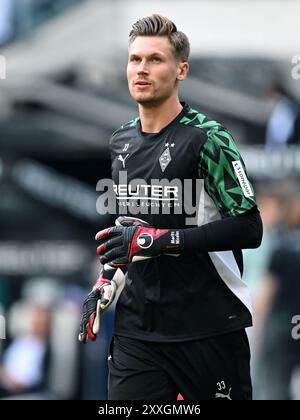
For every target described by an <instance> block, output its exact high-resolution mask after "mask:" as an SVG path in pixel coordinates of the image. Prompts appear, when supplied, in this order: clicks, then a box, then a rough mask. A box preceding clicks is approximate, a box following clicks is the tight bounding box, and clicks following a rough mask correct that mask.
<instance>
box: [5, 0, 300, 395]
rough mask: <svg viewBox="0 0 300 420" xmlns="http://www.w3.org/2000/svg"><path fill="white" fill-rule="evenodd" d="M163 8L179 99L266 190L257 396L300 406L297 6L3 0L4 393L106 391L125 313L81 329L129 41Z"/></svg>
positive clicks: (250, 277)
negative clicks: (97, 333) (177, 66)
mask: <svg viewBox="0 0 300 420" xmlns="http://www.w3.org/2000/svg"><path fill="white" fill-rule="evenodd" d="M154 12H159V13H161V14H164V15H166V16H168V17H169V18H170V19H172V20H173V21H174V22H176V24H177V27H178V28H179V29H181V30H182V31H184V32H186V33H187V35H188V36H189V38H190V41H191V46H192V55H191V61H190V62H191V71H190V77H189V78H188V80H187V81H186V82H184V84H182V88H181V98H182V99H186V100H187V101H188V102H189V103H190V104H191V105H193V106H195V107H197V108H198V109H200V110H202V111H203V113H207V114H209V115H210V116H211V117H214V118H216V119H218V120H221V121H222V122H223V123H224V125H226V126H227V127H228V128H230V129H231V130H232V131H233V133H234V135H235V138H236V140H237V143H238V145H239V147H240V149H241V151H242V154H243V157H244V160H245V161H246V164H247V168H248V172H249V175H250V178H251V179H252V181H253V183H254V184H255V187H256V191H257V196H258V203H259V207H260V209H261V212H262V217H263V221H264V225H265V234H264V240H263V244H262V246H261V248H260V249H259V250H253V251H247V252H244V255H245V274H244V280H245V281H246V282H247V283H248V284H249V286H250V287H251V289H252V292H253V297H254V309H255V327H254V328H253V329H252V330H251V331H249V335H250V338H251V346H252V352H253V360H252V372H253V382H254V386H255V388H254V396H255V399H300V351H299V350H300V348H299V347H300V340H299V339H298V340H297V338H299V337H298V335H299V336H300V334H298V329H297V323H296V322H297V320H298V322H299V320H300V277H299V273H300V234H299V233H298V232H299V227H300V185H299V176H300V148H299V144H300V108H299V101H300V65H299V63H300V45H299V39H300V26H299V22H298V18H299V15H300V3H299V1H298V0H272V1H271V0H186V1H179V0H159V1H156V0H154V1H151V2H148V1H141V0H110V1H106V0H1V2H0V67H1V68H0V314H1V315H2V316H4V318H5V325H4V318H2V317H1V318H0V320H1V322H2V324H3V325H2V326H0V331H1V328H2V330H6V339H5V340H0V396H3V397H8V396H9V397H10V398H20V396H21V398H36V399H105V398H106V352H107V344H108V342H109V339H110V335H111V328H112V322H113V311H110V312H109V313H107V314H106V316H105V319H104V322H103V331H102V334H101V337H100V339H99V340H98V341H97V342H96V343H95V344H94V345H90V346H85V347H84V348H83V346H80V345H79V344H78V343H77V332H78V322H79V318H80V310H81V302H82V299H83V297H84V296H85V295H86V293H87V291H88V290H89V289H90V287H91V285H92V283H93V282H94V280H95V276H96V272H97V269H98V263H97V259H96V257H95V242H94V239H93V238H94V234H95V232H96V231H97V230H98V229H99V227H102V226H106V225H108V224H109V222H110V220H109V218H108V217H104V216H100V215H99V214H97V212H96V200H97V197H98V194H99V193H97V191H96V184H97V181H98V180H99V179H101V178H106V177H109V170H110V160H109V151H108V140H109V136H110V134H111V132H112V131H114V130H115V129H116V128H117V127H118V126H119V125H121V124H122V123H123V122H125V121H128V120H129V119H131V118H132V117H134V116H135V115H136V108H135V104H134V103H133V102H132V100H131V98H130V95H129V93H128V92H127V84H126V79H125V67H126V54H127V39H128V33H129V30H130V27H131V25H132V23H133V22H135V21H136V20H138V19H139V18H140V17H143V16H146V15H149V14H152V13H154ZM296 315H299V317H298V318H297V316H296ZM295 316H296V318H295ZM293 322H294V324H293ZM299 330H300V328H299Z"/></svg>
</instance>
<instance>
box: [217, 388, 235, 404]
mask: <svg viewBox="0 0 300 420" xmlns="http://www.w3.org/2000/svg"><path fill="white" fill-rule="evenodd" d="M230 392H231V388H229V392H228V394H222V392H216V395H215V398H222V399H226V400H230V401H232V400H231V398H230Z"/></svg>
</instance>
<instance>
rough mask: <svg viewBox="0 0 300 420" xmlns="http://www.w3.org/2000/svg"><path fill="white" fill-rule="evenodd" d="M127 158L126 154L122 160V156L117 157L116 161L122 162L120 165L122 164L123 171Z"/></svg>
mask: <svg viewBox="0 0 300 420" xmlns="http://www.w3.org/2000/svg"><path fill="white" fill-rule="evenodd" d="M128 156H129V154H127V155H126V156H125V157H124V158H123V156H122V155H119V157H118V160H119V161H120V162H122V164H123V168H124V169H125V161H126V159H127V158H128Z"/></svg>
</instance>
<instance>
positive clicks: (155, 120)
mask: <svg viewBox="0 0 300 420" xmlns="http://www.w3.org/2000/svg"><path fill="white" fill-rule="evenodd" d="M181 110H182V105H181V103H180V102H179V99H178V96H177V97H176V98H174V97H171V98H169V99H167V100H166V101H165V102H163V103H162V104H160V105H158V106H157V105H156V106H153V107H146V106H144V105H142V104H139V114H140V120H141V126H142V131H143V132H144V133H158V132H159V131H160V130H161V129H162V128H164V127H166V126H167V125H168V124H169V123H170V122H171V121H172V120H173V119H174V118H176V117H177V115H178V114H179V113H180V112H181Z"/></svg>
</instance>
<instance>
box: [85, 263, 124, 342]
mask: <svg viewBox="0 0 300 420" xmlns="http://www.w3.org/2000/svg"><path fill="white" fill-rule="evenodd" d="M116 271H117V268H116V267H112V266H110V265H109V264H105V266H103V267H102V270H101V272H100V274H99V277H98V279H97V281H96V283H95V285H94V287H93V289H92V291H91V292H90V293H89V294H88V296H87V297H86V299H85V301H84V302H83V310H82V317H81V322H80V331H79V337H78V339H79V341H80V342H82V343H83V344H85V343H86V342H87V340H88V339H89V340H91V341H95V340H96V338H97V334H98V333H99V331H100V319H101V316H102V315H103V313H104V312H105V311H106V309H108V308H109V306H110V305H111V304H112V302H113V300H114V298H115V296H116V292H117V288H118V285H117V284H116V282H115V281H114V280H113V277H114V275H115V273H116Z"/></svg>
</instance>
